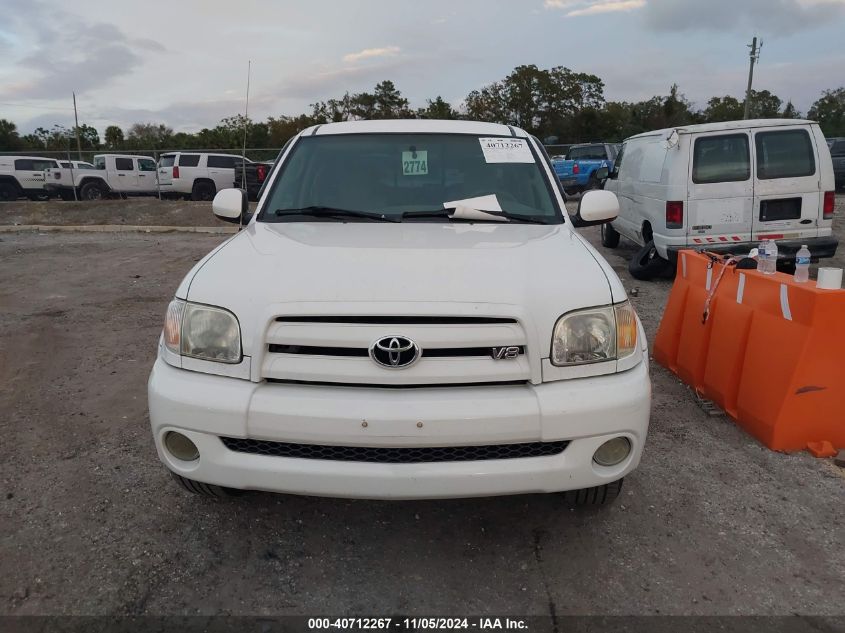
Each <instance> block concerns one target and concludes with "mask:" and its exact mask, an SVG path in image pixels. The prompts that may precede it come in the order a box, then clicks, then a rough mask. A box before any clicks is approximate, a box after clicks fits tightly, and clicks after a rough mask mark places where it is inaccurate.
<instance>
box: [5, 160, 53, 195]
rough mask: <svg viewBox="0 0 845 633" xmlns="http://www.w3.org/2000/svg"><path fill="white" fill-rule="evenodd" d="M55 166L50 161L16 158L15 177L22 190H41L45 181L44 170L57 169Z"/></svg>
mask: <svg viewBox="0 0 845 633" xmlns="http://www.w3.org/2000/svg"><path fill="white" fill-rule="evenodd" d="M57 165H58V164H57V163H56V162H55V161H52V160H39V159H37V158H34V159H33V158H18V159H17V160H15V176H16V177H17V179H18V182H19V183H20V185H21V188H22V189H26V190H32V189H43V188H44V181H45V173H44V170H45V169H47V168H49V167H57Z"/></svg>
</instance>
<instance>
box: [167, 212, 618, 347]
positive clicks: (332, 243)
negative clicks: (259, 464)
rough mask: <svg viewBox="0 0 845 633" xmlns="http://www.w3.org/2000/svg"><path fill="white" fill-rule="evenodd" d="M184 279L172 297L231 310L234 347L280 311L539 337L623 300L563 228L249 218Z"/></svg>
mask: <svg viewBox="0 0 845 633" xmlns="http://www.w3.org/2000/svg"><path fill="white" fill-rule="evenodd" d="M600 262H601V263H600ZM191 275H193V277H192V278H191ZM191 275H189V276H188V277H187V278H186V279H185V282H184V283H183V284H182V286H181V287H180V290H179V293H177V294H178V296H181V297H183V298H187V299H188V300H190V301H195V302H198V303H205V304H209V305H216V306H221V307H224V308H227V309H229V310H231V311H233V312H234V313H235V315H236V316H237V317H238V319H239V320H240V322H241V328H242V331H243V332H242V336H243V343H244V352H245V353H246V354H250V351H249V350H251V346H252V344H253V337H254V336H255V334H256V333H257V332H258V333H260V332H263V331H264V328H266V326H267V323H268V322H269V321H270V320H272V319H273V318H274V317H275V316H278V315H280V314H286V315H293V314H300V315H309V316H314V315H320V314H323V315H342V314H345V315H354V314H357V315H368V316H369V315H378V314H383V315H423V314H428V315H440V316H457V315H472V316H501V317H511V318H516V319H520V320H522V321H523V322H524V323H525V324H526V325H527V326H528V327H527V329H528V331H529V332H530V331H531V330H532V329H534V330H535V333H536V336H538V337H540V338H541V339H542V340H544V341H548V340H549V339H550V337H551V330H552V328H553V326H554V323H555V321H556V320H557V319H558V317H559V316H560V315H562V314H564V313H566V312H569V311H571V310H575V309H578V308H584V307H590V306H597V305H605V304H608V303H612V302H614V297H615V301H620V300H622V299H624V289H623V288H622V286H621V284H620V283H619V280H618V278H616V275H615V274H614V273H613V272H612V270H611V269H610V267H609V266H608V265H607V264H606V262H604V261H603V260H601V258H600V257H598V258H597V256H596V253H595V252H594V251H593V250H592V248H591V247H590V246H589V245H588V244H587V243H586V242H585V241H584V240H583V239H582V238H581V237H580V236H578V235H577V234H576V233H574V232H573V231H572V230H571V229H570V228H569V227H568V226H567V225H534V224H474V225H469V224H440V223H416V222H415V223H396V224H388V223H384V224H380V223H379V224H377V223H369V222H368V223H355V222H350V223H346V224H344V223H333V222H295V223H293V222H292V223H264V222H252V223H251V224H250V225H249V226H248V227H247V228H246V229H245V230H244V231H242V232H241V233H240V234H238V235H237V236H235V237H234V238H232V239H230V240H229V241H228V242H226V243H225V244H223V245H222V246H221V247H219V248H218V249H217V250H216V251H214V252H212V253H211V254H210V255H209V256H207V257H206V258H205V259H204V260H203V261H201V262H199V264H198V265H197V266H196V267H195V268H194V270H193V271H192V273H191Z"/></svg>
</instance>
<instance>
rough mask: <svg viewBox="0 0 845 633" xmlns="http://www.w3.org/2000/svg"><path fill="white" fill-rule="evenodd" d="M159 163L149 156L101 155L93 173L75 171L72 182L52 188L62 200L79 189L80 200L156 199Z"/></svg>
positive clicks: (55, 185) (96, 157) (95, 157)
mask: <svg viewBox="0 0 845 633" xmlns="http://www.w3.org/2000/svg"><path fill="white" fill-rule="evenodd" d="M156 175H157V172H156V163H155V160H153V159H152V158H151V157H149V156H132V155H127V154H98V155H96V156H94V168H93V169H80V170H79V171H78V172H76V171H74V175H73V182H72V183H71V182H68V183H66V184H54V183H48V184H49V190H50V191H56V192H57V193H58V194H59V195H60V196H62V197H63V198H65V197H67V195H68V194H70V198H71V199H72V198H73V190H74V189H76V195H77V198H78V199H80V200H101V199H103V198H106V197H108V196H110V195H113V194H120V195H155V194H157V193H158V181H157V177H156Z"/></svg>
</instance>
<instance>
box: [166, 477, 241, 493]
mask: <svg viewBox="0 0 845 633" xmlns="http://www.w3.org/2000/svg"><path fill="white" fill-rule="evenodd" d="M170 475H171V476H172V477H173V479H174V480H175V481H176V483H177V484H179V485H180V486H182V488H184V489H185V490H187V491H188V492H191V493H193V494H195V495H200V496H202V497H212V498H214V499H226V498H229V497H236V496H238V495H239V494H240V493H241V491H240V490H235V489H233V488H224V487H223V486H217V485H215V484H206V483H203V482H201V481H194V480H193V479H188V478H186V477H182V476H181V475H177V474H176V473H174V472H173V471H170Z"/></svg>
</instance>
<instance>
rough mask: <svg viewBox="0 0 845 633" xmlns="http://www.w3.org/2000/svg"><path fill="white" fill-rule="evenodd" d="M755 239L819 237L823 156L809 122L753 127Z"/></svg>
mask: <svg viewBox="0 0 845 633" xmlns="http://www.w3.org/2000/svg"><path fill="white" fill-rule="evenodd" d="M752 150H753V151H754V165H755V170H754V172H755V173H754V228H753V231H754V236H753V237H754V239H755V240H760V239H765V238H767V237H768V238H772V239H776V240H780V239H785V240H786V239H799V238H802V237H816V236H817V235H818V234H819V231H818V222H819V220H820V218H821V209H822V202H823V200H822V198H823V196H822V194H821V192H820V189H819V178H820V176H819V162H820V161H819V155H818V148H817V147H816V144H815V143H814V142H813V137H812V136H811V134H810V129H809V126H807V125H796V126H788V127H781V126H779V127H772V128H759V129H757V130H755V131H754V145H753V148H752Z"/></svg>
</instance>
